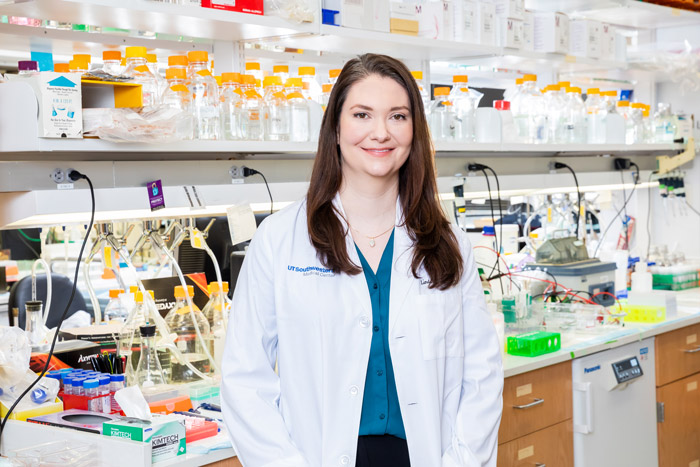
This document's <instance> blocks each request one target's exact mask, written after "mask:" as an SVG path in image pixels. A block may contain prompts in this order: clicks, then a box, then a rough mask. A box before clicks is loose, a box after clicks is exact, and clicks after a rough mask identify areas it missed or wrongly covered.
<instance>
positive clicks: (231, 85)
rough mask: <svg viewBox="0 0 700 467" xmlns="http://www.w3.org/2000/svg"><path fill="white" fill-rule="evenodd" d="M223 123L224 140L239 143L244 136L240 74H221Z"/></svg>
mask: <svg viewBox="0 0 700 467" xmlns="http://www.w3.org/2000/svg"><path fill="white" fill-rule="evenodd" d="M221 82H222V85H221V89H222V92H221V104H220V105H221V122H222V127H223V135H224V138H226V139H228V140H233V141H238V140H241V139H243V135H242V133H241V132H242V124H241V119H242V112H243V110H242V109H243V107H242V105H241V101H242V100H243V92H242V91H241V89H240V84H241V76H240V74H239V73H222V74H221Z"/></svg>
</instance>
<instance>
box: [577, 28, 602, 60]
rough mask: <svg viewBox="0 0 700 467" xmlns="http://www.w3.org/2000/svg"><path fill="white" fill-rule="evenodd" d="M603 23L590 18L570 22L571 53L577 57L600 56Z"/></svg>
mask: <svg viewBox="0 0 700 467" xmlns="http://www.w3.org/2000/svg"><path fill="white" fill-rule="evenodd" d="M602 29H603V24H602V23H601V22H599V21H594V20H590V19H575V20H571V21H570V22H569V31H570V34H569V53H570V54H571V55H576V56H577V57H588V58H600V53H601V46H602V44H601V38H602Z"/></svg>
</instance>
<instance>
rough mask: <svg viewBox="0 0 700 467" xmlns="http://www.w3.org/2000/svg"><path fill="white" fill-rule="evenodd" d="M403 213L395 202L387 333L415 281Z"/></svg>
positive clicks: (411, 244) (398, 203) (411, 247)
mask: <svg viewBox="0 0 700 467" xmlns="http://www.w3.org/2000/svg"><path fill="white" fill-rule="evenodd" d="M403 221H404V220H403V211H402V210H401V203H400V202H399V200H398V199H397V200H396V228H395V230H394V261H393V263H394V265H393V269H392V270H391V288H390V292H389V331H391V330H393V329H394V325H395V324H396V322H397V321H398V319H399V316H400V315H401V312H402V311H403V308H404V307H403V305H404V302H405V301H406V298H407V297H408V294H409V292H410V291H411V287H413V285H414V284H415V282H416V280H415V278H414V277H413V273H411V261H412V259H413V241H412V240H411V238H410V237H409V236H408V231H407V230H406V226H405V225H403Z"/></svg>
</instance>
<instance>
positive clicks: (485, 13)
mask: <svg viewBox="0 0 700 467" xmlns="http://www.w3.org/2000/svg"><path fill="white" fill-rule="evenodd" d="M476 25H477V29H476V33H477V38H476V40H477V43H479V44H482V45H496V42H497V41H496V5H494V4H493V3H485V2H479V3H477V5H476Z"/></svg>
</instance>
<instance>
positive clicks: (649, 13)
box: [525, 0, 700, 29]
mask: <svg viewBox="0 0 700 467" xmlns="http://www.w3.org/2000/svg"><path fill="white" fill-rule="evenodd" d="M525 8H527V9H529V10H543V11H561V12H563V13H566V14H568V15H570V16H571V17H574V18H588V19H594V20H597V21H602V22H604V23H610V24H615V25H617V26H625V27H629V28H637V29H658V28H671V27H679V26H691V25H700V13H696V12H693V11H689V10H682V9H679V8H672V7H667V6H663V5H656V4H653V3H647V2H643V1H639V0H525Z"/></svg>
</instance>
